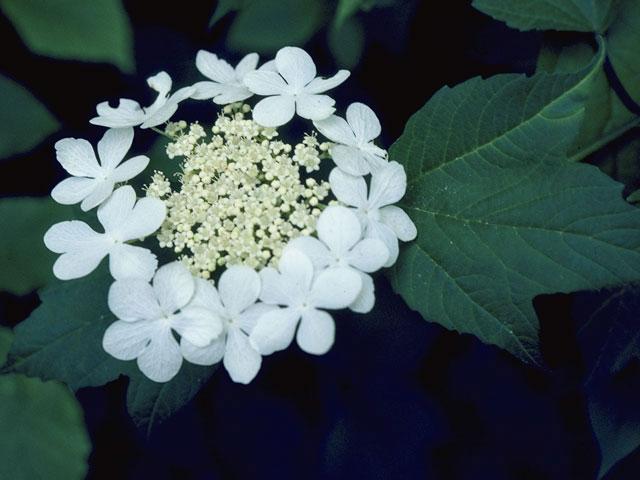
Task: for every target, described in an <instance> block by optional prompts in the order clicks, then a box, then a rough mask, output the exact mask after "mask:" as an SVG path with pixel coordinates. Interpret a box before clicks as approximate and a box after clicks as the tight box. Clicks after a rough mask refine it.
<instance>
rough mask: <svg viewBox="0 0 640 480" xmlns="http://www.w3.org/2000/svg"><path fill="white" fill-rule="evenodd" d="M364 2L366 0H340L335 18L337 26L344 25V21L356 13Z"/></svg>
mask: <svg viewBox="0 0 640 480" xmlns="http://www.w3.org/2000/svg"><path fill="white" fill-rule="evenodd" d="M364 3H365V0H339V1H338V7H337V8H336V16H335V19H334V24H335V26H336V28H340V27H342V25H343V24H344V22H346V21H347V20H348V19H349V18H351V17H352V16H353V15H355V14H356V12H358V10H360V8H361V7H362V5H363V4H364Z"/></svg>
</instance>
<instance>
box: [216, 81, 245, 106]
mask: <svg viewBox="0 0 640 480" xmlns="http://www.w3.org/2000/svg"><path fill="white" fill-rule="evenodd" d="M252 96H253V92H251V90H249V89H248V88H247V87H245V86H243V85H223V87H222V88H221V89H220V93H219V94H218V95H216V96H215V97H214V99H213V101H214V103H216V104H218V105H228V104H229V103H235V102H241V101H242V100H246V99H247V98H249V97H252Z"/></svg>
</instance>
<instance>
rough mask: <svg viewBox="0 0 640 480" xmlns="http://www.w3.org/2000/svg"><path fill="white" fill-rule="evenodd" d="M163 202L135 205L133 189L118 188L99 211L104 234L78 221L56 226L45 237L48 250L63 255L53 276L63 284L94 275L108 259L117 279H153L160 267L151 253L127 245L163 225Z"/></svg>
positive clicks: (154, 201)
mask: <svg viewBox="0 0 640 480" xmlns="http://www.w3.org/2000/svg"><path fill="white" fill-rule="evenodd" d="M165 210H166V209H165V205H164V202H162V201H161V200H158V199H155V198H149V197H147V198H141V199H140V200H138V201H137V202H136V194H135V192H134V190H133V188H132V187H130V186H128V185H125V186H124V187H120V188H118V189H117V190H116V191H115V192H113V194H112V195H111V197H110V198H109V199H108V200H107V201H106V202H105V203H103V204H102V205H101V206H100V207H99V208H98V220H99V221H100V223H101V224H102V226H103V227H104V231H105V233H98V232H96V231H94V230H93V229H92V228H91V227H90V226H89V225H87V224H86V223H84V222H81V221H79V220H72V221H67V222H61V223H56V224H55V225H52V226H51V228H49V230H47V233H45V235H44V243H45V245H46V246H47V248H48V249H49V250H51V251H52V252H55V253H61V254H62V255H60V257H59V258H58V260H56V263H55V264H54V265H53V273H54V274H55V276H56V277H58V278H59V279H61V280H70V279H72V278H80V277H84V276H85V275H87V274H89V273H91V272H92V271H93V270H95V268H96V267H97V266H98V265H99V264H100V262H101V261H102V259H103V258H104V257H106V256H107V255H109V269H110V271H111V275H113V278H115V279H124V278H130V277H137V278H143V279H145V280H148V279H150V278H151V277H152V276H153V272H155V270H156V267H157V265H158V261H157V259H156V256H155V255H154V254H152V253H151V252H150V251H149V250H147V249H146V248H142V247H136V246H134V245H128V244H127V243H125V242H128V241H130V240H137V239H139V238H143V237H146V236H147V235H150V234H152V233H153V232H155V231H156V230H157V229H158V228H160V225H162V222H163V221H164V217H165Z"/></svg>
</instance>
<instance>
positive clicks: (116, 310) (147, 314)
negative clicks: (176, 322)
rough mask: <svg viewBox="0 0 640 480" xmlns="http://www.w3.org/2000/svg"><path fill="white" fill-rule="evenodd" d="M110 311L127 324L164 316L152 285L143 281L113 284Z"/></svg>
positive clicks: (136, 280) (120, 281) (109, 298)
mask: <svg viewBox="0 0 640 480" xmlns="http://www.w3.org/2000/svg"><path fill="white" fill-rule="evenodd" d="M108 303H109V310H111V311H112V312H113V314H114V315H115V316H116V317H118V318H119V319H120V320H124V321H125V322H135V321H139V320H155V319H158V318H160V317H162V316H163V313H162V310H160V304H159V303H158V299H157V298H156V295H155V292H154V291H153V288H152V287H151V285H149V284H148V283H147V282H146V281H144V280H141V279H133V278H132V279H127V280H117V281H115V282H113V283H112V284H111V287H110V288H109V296H108Z"/></svg>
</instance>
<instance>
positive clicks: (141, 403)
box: [127, 362, 218, 436]
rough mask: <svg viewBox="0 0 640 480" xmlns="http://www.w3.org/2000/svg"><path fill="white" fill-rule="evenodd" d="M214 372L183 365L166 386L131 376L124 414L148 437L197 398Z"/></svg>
mask: <svg viewBox="0 0 640 480" xmlns="http://www.w3.org/2000/svg"><path fill="white" fill-rule="evenodd" d="M217 368H218V366H217V365H214V366H211V367H201V366H199V365H192V364H190V363H186V362H185V363H184V364H183V366H182V369H181V370H180V374H179V375H178V376H176V377H175V378H173V379H172V380H171V381H170V382H167V383H156V382H153V381H151V380H149V379H148V378H146V377H145V376H144V375H142V374H140V373H138V374H135V375H131V381H130V382H129V388H128V390H127V410H128V411H129V414H130V415H131V417H132V418H133V421H134V423H135V424H136V426H137V427H138V428H140V429H143V430H145V432H146V434H147V436H150V435H151V432H152V430H153V428H154V427H155V426H157V425H158V424H159V423H161V422H162V421H164V420H166V419H167V418H169V417H170V416H171V415H173V414H174V413H175V412H176V411H178V410H179V409H180V408H182V406H184V405H186V404H187V403H189V402H190V401H191V400H192V399H193V397H195V396H196V394H197V393H198V392H199V391H200V389H201V388H202V387H203V386H204V384H205V383H206V382H207V381H208V380H209V378H211V375H213V372H215V371H216V369H217Z"/></svg>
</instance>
